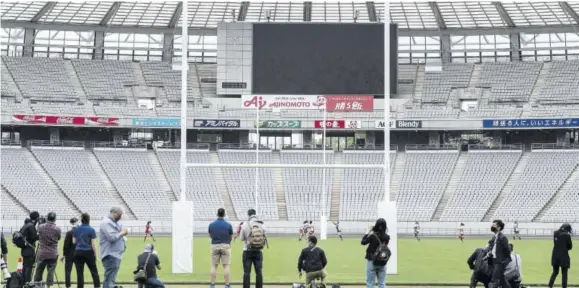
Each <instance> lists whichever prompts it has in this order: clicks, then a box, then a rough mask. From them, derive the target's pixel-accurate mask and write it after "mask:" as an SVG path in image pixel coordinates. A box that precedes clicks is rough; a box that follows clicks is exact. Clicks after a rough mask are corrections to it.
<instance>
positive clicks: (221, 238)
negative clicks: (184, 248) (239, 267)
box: [209, 208, 233, 288]
mask: <svg viewBox="0 0 579 288" xmlns="http://www.w3.org/2000/svg"><path fill="white" fill-rule="evenodd" d="M224 218H225V209H223V208H219V209H218V210H217V220H215V221H213V222H211V224H209V237H211V280H210V281H211V282H210V283H211V284H210V285H209V287H210V288H214V287H215V278H216V276H217V275H216V274H215V273H216V270H217V267H218V266H219V262H221V265H223V278H224V280H225V288H230V286H229V275H230V272H229V259H230V257H231V246H230V244H231V237H232V236H233V227H232V226H231V224H230V223H229V222H227V221H225V219H224Z"/></svg>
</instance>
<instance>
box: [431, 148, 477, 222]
mask: <svg viewBox="0 0 579 288" xmlns="http://www.w3.org/2000/svg"><path fill="white" fill-rule="evenodd" d="M467 160H468V153H467V152H461V153H460V155H459V156H458V160H457V161H456V164H455V165H454V169H453V170H452V176H450V179H449V180H448V183H446V189H444V193H443V194H442V197H441V198H440V201H439V202H438V206H436V210H435V212H434V215H433V216H432V219H431V221H436V222H438V221H440V216H442V211H444V208H446V204H447V203H448V200H449V199H450V197H452V194H454V192H456V187H458V183H459V182H460V179H461V177H462V172H464V169H465V167H466V163H467Z"/></svg>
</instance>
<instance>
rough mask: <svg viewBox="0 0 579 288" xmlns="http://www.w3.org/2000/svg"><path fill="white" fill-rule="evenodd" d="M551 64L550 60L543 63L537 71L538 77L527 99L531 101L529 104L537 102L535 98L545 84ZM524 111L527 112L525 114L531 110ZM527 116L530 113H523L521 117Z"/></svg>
mask: <svg viewBox="0 0 579 288" xmlns="http://www.w3.org/2000/svg"><path fill="white" fill-rule="evenodd" d="M551 66H553V63H551V62H545V63H543V67H542V68H541V71H540V72H539V77H537V81H536V82H535V86H534V87H533V92H532V93H531V99H530V101H529V103H531V105H533V104H535V103H537V99H538V98H539V96H540V95H541V92H542V91H543V87H544V86H545V81H546V79H547V77H548V76H549V74H550V73H551ZM526 112H527V114H529V113H530V112H531V111H526ZM528 116H530V115H523V117H528Z"/></svg>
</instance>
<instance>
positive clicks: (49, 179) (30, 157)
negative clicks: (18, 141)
mask: <svg viewBox="0 0 579 288" xmlns="http://www.w3.org/2000/svg"><path fill="white" fill-rule="evenodd" d="M26 155H27V158H28V160H29V161H30V163H31V164H32V166H33V167H34V168H35V169H36V170H37V171H38V173H39V174H40V175H41V176H42V178H44V179H45V180H46V183H48V184H49V185H50V186H52V187H51V188H53V189H51V190H52V191H54V192H56V193H55V194H56V195H57V197H61V198H62V199H63V200H64V203H67V204H68V209H69V210H70V211H74V214H76V215H80V214H82V213H81V210H80V209H79V208H78V207H77V206H76V205H75V204H74V202H72V200H70V198H68V196H67V195H66V193H65V192H64V190H62V188H60V186H58V184H57V183H56V181H54V178H52V176H51V175H50V173H48V171H46V168H44V166H43V165H42V163H41V162H40V161H39V160H38V158H36V155H35V154H34V153H33V152H32V151H31V150H30V148H28V149H26Z"/></svg>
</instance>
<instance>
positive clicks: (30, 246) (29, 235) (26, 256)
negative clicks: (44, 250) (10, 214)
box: [20, 211, 40, 283]
mask: <svg viewBox="0 0 579 288" xmlns="http://www.w3.org/2000/svg"><path fill="white" fill-rule="evenodd" d="M39 217H40V214H38V212H37V211H32V212H30V215H29V219H30V221H28V223H26V221H24V222H25V223H24V226H22V228H21V229H20V233H21V234H22V236H23V237H24V239H25V240H26V243H27V245H26V246H25V247H24V248H21V250H20V256H22V280H24V283H28V282H30V281H32V269H34V261H35V260H36V255H35V253H36V251H34V249H35V247H36V241H38V231H37V230H36V223H38V218H39Z"/></svg>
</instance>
